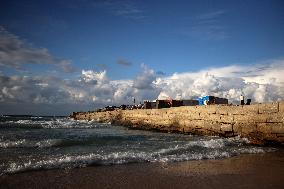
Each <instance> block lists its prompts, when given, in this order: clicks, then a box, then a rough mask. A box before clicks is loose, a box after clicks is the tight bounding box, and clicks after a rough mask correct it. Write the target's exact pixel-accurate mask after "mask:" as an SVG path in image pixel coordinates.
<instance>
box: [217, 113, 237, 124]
mask: <svg viewBox="0 0 284 189" xmlns="http://www.w3.org/2000/svg"><path fill="white" fill-rule="evenodd" d="M233 121H234V116H233V115H220V122H223V123H233Z"/></svg>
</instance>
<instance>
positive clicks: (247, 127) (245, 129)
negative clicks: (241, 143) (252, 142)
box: [233, 122, 257, 135]
mask: <svg viewBox="0 0 284 189" xmlns="http://www.w3.org/2000/svg"><path fill="white" fill-rule="evenodd" d="M233 130H234V132H236V133H240V134H242V135H246V134H249V133H251V132H255V131H256V130H257V125H256V123H248V122H236V123H234V125H233Z"/></svg>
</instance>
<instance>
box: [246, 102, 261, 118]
mask: <svg viewBox="0 0 284 189" xmlns="http://www.w3.org/2000/svg"><path fill="white" fill-rule="evenodd" d="M258 106H259V105H258V104H253V105H244V106H242V114H245V115H250V114H253V115H255V114H258V111H259V110H258V109H259V107H258Z"/></svg>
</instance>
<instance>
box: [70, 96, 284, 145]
mask: <svg viewBox="0 0 284 189" xmlns="http://www.w3.org/2000/svg"><path fill="white" fill-rule="evenodd" d="M70 117H71V118H74V119H75V120H89V121H91V120H93V121H97V122H103V123H114V124H116V125H122V126H127V127H129V128H134V129H142V130H156V131H161V132H176V133H189V134H196V135H207V136H209V135H211V136H221V137H234V136H240V137H244V138H248V139H249V140H250V141H251V143H252V144H258V145H265V144H272V145H275V144H276V145H277V144H280V145H283V144H284V101H280V102H272V103H264V104H253V105H206V106H180V107H171V108H162V109H134V110H120V109H117V110H112V111H103V112H73V114H72V115H71V116H70Z"/></svg>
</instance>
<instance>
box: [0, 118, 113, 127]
mask: <svg viewBox="0 0 284 189" xmlns="http://www.w3.org/2000/svg"><path fill="white" fill-rule="evenodd" d="M102 125H108V124H104V123H97V122H95V121H86V120H79V121H77V120H73V119H68V118H59V119H50V120H40V118H37V119H23V120H13V121H5V122H0V127H1V128H5V127H7V128H11V127H16V128H17V127H18V128H48V129H50V128H53V129H59V128H95V127H98V126H102Z"/></svg>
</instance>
